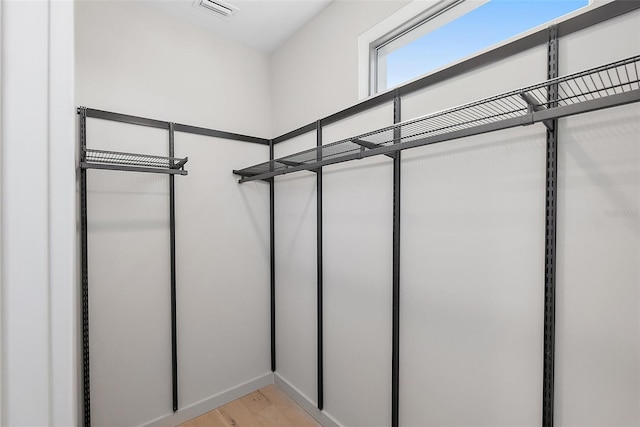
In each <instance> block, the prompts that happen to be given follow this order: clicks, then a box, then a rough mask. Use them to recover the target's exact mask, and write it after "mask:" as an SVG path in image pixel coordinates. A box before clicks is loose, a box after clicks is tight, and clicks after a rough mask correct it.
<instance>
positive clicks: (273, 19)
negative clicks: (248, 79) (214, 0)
mask: <svg viewBox="0 0 640 427" xmlns="http://www.w3.org/2000/svg"><path fill="white" fill-rule="evenodd" d="M223 1H224V2H225V3H228V4H230V5H232V6H235V7H237V8H238V9H239V11H237V12H236V14H235V15H234V16H233V17H232V18H230V19H229V20H227V19H224V18H220V17H217V16H215V15H213V14H211V13H207V12H206V11H204V10H202V9H201V8H197V7H194V0H154V1H141V3H143V4H147V5H150V6H153V7H156V8H160V9H162V10H164V11H166V12H168V13H170V14H172V15H174V16H177V17H179V18H182V19H185V20H187V21H189V22H191V23H192V24H195V25H198V26H201V27H204V28H206V29H207V30H209V31H212V32H214V33H216V34H218V35H220V36H222V37H225V38H229V39H232V40H236V41H238V42H241V43H244V44H247V45H249V46H252V47H254V48H256V49H259V50H262V51H266V52H271V51H273V50H275V49H277V48H278V47H279V46H280V45H281V44H282V43H283V42H284V41H285V40H287V39H288V38H289V37H290V36H291V35H293V34H294V33H295V32H296V31H298V30H299V29H300V28H301V27H302V26H303V25H304V24H306V23H307V22H308V21H309V20H310V19H311V18H313V17H314V16H315V15H317V14H318V13H319V12H320V11H321V10H322V9H324V8H325V7H326V6H327V5H328V4H329V3H331V1H332V0H223Z"/></svg>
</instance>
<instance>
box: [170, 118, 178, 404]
mask: <svg viewBox="0 0 640 427" xmlns="http://www.w3.org/2000/svg"><path fill="white" fill-rule="evenodd" d="M174 127H175V124H174V123H169V157H172V158H173V157H175V142H174ZM171 166H173V159H172V160H171ZM174 180H175V176H174V175H169V236H170V237H169V240H170V246H171V383H172V387H173V412H175V411H177V410H178V331H177V321H176V317H177V316H176V193H175V182H174Z"/></svg>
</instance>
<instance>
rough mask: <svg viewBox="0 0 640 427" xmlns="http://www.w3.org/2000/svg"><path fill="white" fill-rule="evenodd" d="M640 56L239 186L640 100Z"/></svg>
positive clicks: (284, 161)
mask: <svg viewBox="0 0 640 427" xmlns="http://www.w3.org/2000/svg"><path fill="white" fill-rule="evenodd" d="M639 63H640V55H638V56H633V57H630V58H627V59H623V60H620V61H616V62H612V63H609V64H606V65H602V66H599V67H595V68H591V69H588V70H584V71H581V72H577V73H573V74H570V75H567V76H563V77H558V78H555V79H550V80H547V81H545V82H542V83H538V84H535V85H532V86H528V87H524V88H520V89H517V90H513V91H510V92H506V93H503V94H500V95H496V96H493V97H489V98H485V99H481V100H479V101H474V102H471V103H468V104H464V105H461V106H457V107H454V108H450V109H446V110H443V111H439V112H436V113H432V114H429V115H426V116H422V117H419V118H416V119H412V120H408V121H405V122H401V123H398V124H395V125H393V126H388V127H385V128H382V129H379V130H376V131H373V132H368V133H365V134H362V135H358V136H355V137H351V138H347V139H343V140H340V141H336V142H334V143H331V144H327V145H323V146H320V147H317V148H313V149H310V150H306V151H302V152H299V153H296V154H292V155H289V156H286V157H282V158H279V159H275V160H270V161H268V162H264V163H260V164H257V165H254V166H250V167H246V168H243V169H240V170H234V171H233V173H234V174H237V175H240V176H241V179H240V181H239V182H240V183H243V182H247V181H253V180H266V179H269V178H272V177H274V176H278V175H284V174H287V173H292V172H297V171H301V170H311V171H313V170H316V169H318V168H321V167H322V166H327V165H331V164H335V163H340V162H346V161H350V160H357V159H362V158H365V157H371V156H377V155H387V156H390V157H394V156H395V153H396V152H398V151H401V150H405V149H409V148H415V147H421V146H425V145H429V144H434V143H438V142H444V141H450V140H453V139H458V138H463V137H467V136H472V135H478V134H482V133H487V132H493V131H497V130H502V129H508V128H512V127H517V126H526V125H531V124H534V123H543V124H545V126H547V127H550V126H551V121H552V120H554V119H558V118H561V117H567V116H572V115H576V114H581V113H586V112H590V111H596V110H601V109H605V108H611V107H616V106H619V105H625V104H629V103H633V102H638V101H640V72H639V70H640V64H639Z"/></svg>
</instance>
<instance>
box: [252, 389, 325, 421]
mask: <svg viewBox="0 0 640 427" xmlns="http://www.w3.org/2000/svg"><path fill="white" fill-rule="evenodd" d="M260 392H261V393H262V394H263V395H264V396H266V397H267V398H268V399H269V400H270V401H271V402H272V403H273V404H274V405H276V406H277V407H278V409H279V410H280V412H281V413H282V414H283V415H284V417H286V419H287V420H288V421H289V422H291V423H292V424H293V425H294V426H296V427H322V426H321V425H320V424H319V423H318V422H317V421H316V420H314V419H313V418H312V417H311V416H310V415H309V414H307V413H306V412H305V410H304V409H302V408H301V407H300V406H298V405H297V404H296V403H295V402H294V401H293V399H291V398H290V397H289V396H287V395H286V394H285V393H284V392H283V391H282V390H280V389H279V388H278V387H277V386H275V385H273V384H272V385H269V386H267V387H265V388H263V389H261V390H260Z"/></svg>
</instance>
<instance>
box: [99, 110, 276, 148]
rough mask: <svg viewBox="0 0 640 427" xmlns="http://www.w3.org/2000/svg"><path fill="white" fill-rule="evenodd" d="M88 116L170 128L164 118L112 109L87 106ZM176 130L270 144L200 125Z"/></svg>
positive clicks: (180, 127) (175, 129)
mask: <svg viewBox="0 0 640 427" xmlns="http://www.w3.org/2000/svg"><path fill="white" fill-rule="evenodd" d="M87 117H92V118H96V119H103V120H111V121H114V122H120V123H128V124H131V125H140V126H148V127H152V128H159V129H165V130H169V122H165V121H162V120H155V119H148V118H145V117H139V116H132V115H129V114H121V113H113V112H111V111H104V110H96V109H94V108H87ZM174 131H176V132H184V133H192V134H195V135H205V136H211V137H214V138H222V139H230V140H233V141H243V142H251V143H254V144H261V145H269V140H268V139H265V138H259V137H256V136H250V135H242V134H239V133H233V132H225V131H222V130H216V129H209V128H203V127H198V126H191V125H183V124H180V123H176V124H175V126H174Z"/></svg>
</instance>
